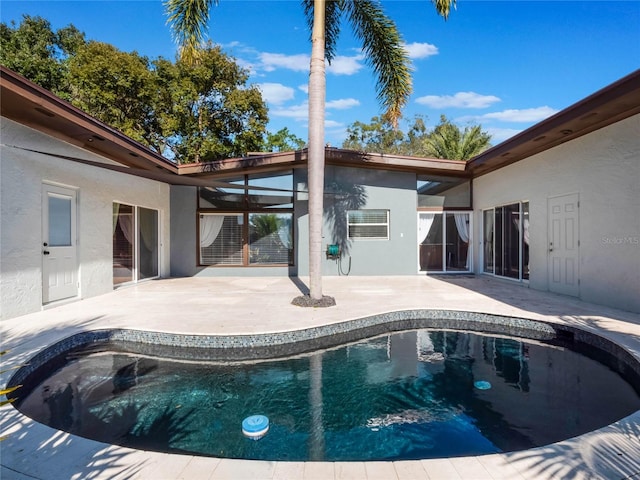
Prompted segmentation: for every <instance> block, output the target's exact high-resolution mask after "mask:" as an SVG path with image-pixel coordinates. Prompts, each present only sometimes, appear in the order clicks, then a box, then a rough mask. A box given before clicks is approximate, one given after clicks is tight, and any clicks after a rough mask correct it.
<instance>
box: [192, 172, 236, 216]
mask: <svg viewBox="0 0 640 480" xmlns="http://www.w3.org/2000/svg"><path fill="white" fill-rule="evenodd" d="M221 181H222V182H225V183H229V184H233V185H239V186H243V185H244V177H241V178H232V179H227V180H221ZM198 206H199V207H200V208H218V209H221V210H242V209H244V208H245V207H246V205H245V195H244V190H243V189H237V188H224V187H199V188H198Z"/></svg>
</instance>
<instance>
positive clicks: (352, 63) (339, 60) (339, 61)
mask: <svg viewBox="0 0 640 480" xmlns="http://www.w3.org/2000/svg"><path fill="white" fill-rule="evenodd" d="M363 59H364V56H363V55H355V56H353V57H345V56H342V55H337V56H336V57H335V58H334V59H333V60H332V61H331V65H329V64H327V72H328V73H332V74H334V75H354V74H356V73H358V72H359V71H360V70H362V68H363V67H364V65H363V63H362V60H363ZM308 67H309V65H308V64H307V68H308Z"/></svg>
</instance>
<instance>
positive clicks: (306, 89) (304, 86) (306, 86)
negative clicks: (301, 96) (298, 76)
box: [298, 83, 309, 94]
mask: <svg viewBox="0 0 640 480" xmlns="http://www.w3.org/2000/svg"><path fill="white" fill-rule="evenodd" d="M298 90H300V91H302V92H304V93H307V94H308V93H309V84H308V83H304V84H302V85H298Z"/></svg>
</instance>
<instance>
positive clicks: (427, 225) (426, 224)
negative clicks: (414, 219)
mask: <svg viewBox="0 0 640 480" xmlns="http://www.w3.org/2000/svg"><path fill="white" fill-rule="evenodd" d="M435 218H436V214H435V213H420V214H419V215H418V245H422V244H423V243H424V242H425V240H426V239H427V236H428V235H429V231H430V230H431V226H432V225H433V221H434V220H435Z"/></svg>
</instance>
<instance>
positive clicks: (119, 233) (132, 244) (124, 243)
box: [112, 202, 160, 285]
mask: <svg viewBox="0 0 640 480" xmlns="http://www.w3.org/2000/svg"><path fill="white" fill-rule="evenodd" d="M158 231H159V223H158V211H157V210H152V209H149V208H143V207H135V206H133V205H125V204H122V203H117V202H114V204H113V241H112V243H113V284H114V285H120V284H123V283H127V282H133V281H136V280H143V279H145V278H155V277H157V276H158V275H159V274H160V271H159V254H160V248H159V234H158Z"/></svg>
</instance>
